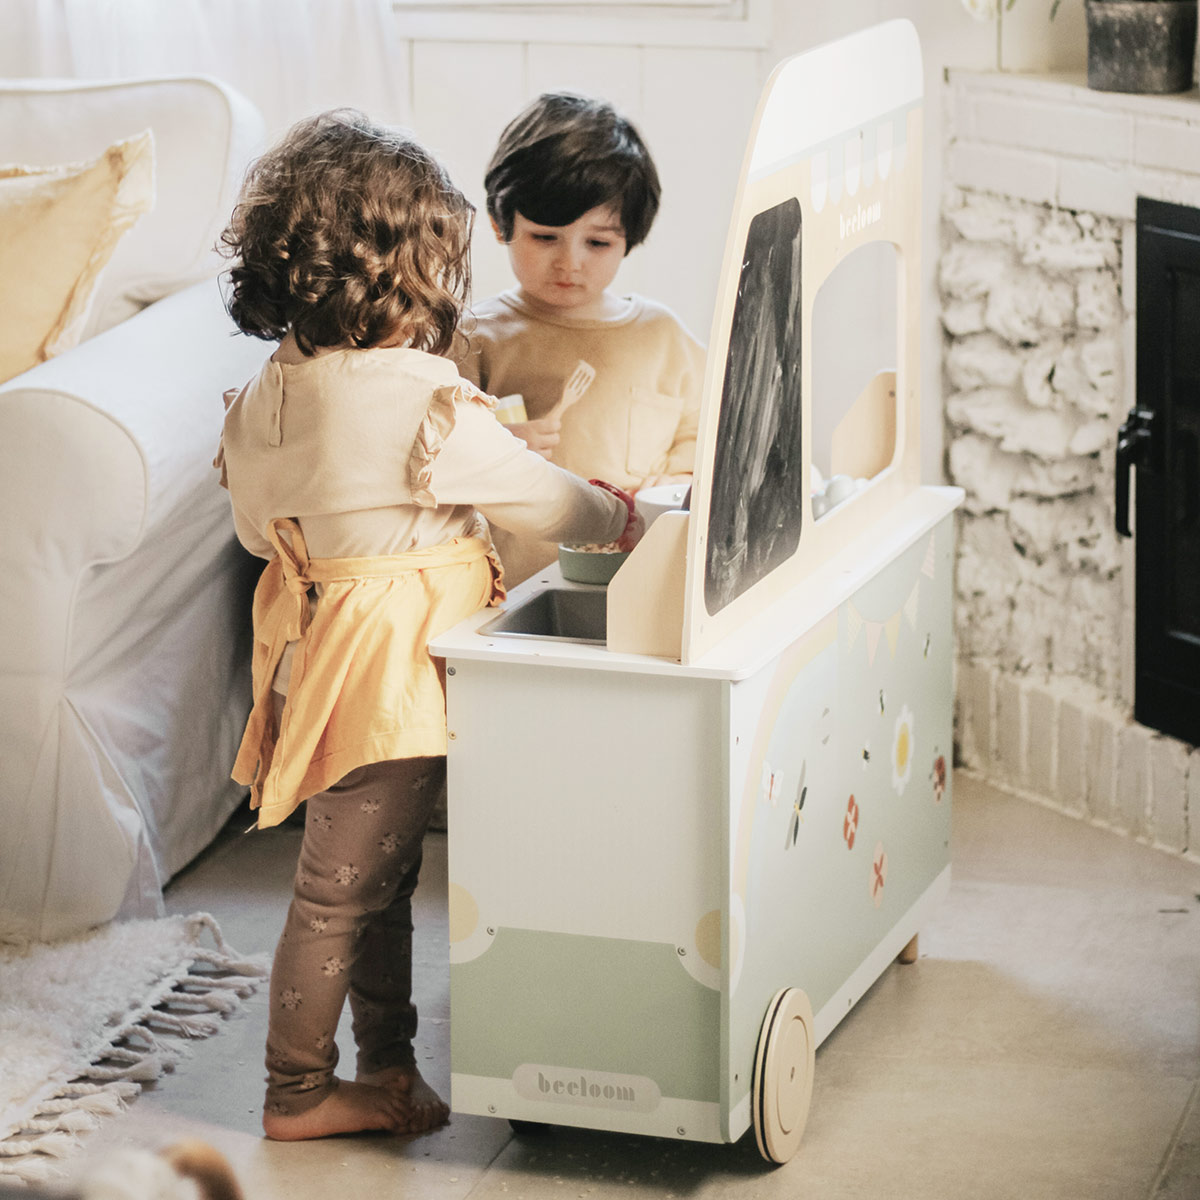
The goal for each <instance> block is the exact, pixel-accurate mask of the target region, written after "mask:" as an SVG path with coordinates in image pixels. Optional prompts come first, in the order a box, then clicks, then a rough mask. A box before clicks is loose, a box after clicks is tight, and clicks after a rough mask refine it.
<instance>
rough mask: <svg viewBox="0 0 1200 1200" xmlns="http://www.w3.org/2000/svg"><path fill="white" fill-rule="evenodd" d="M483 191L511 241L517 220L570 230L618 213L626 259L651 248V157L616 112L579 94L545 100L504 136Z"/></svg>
mask: <svg viewBox="0 0 1200 1200" xmlns="http://www.w3.org/2000/svg"><path fill="white" fill-rule="evenodd" d="M483 186H484V189H485V190H486V192H487V208H488V213H489V214H490V215H491V218H492V220H493V221H495V222H496V225H497V227H498V228H499V230H500V233H501V235H502V236H503V238H504V240H505V241H506V242H507V241H510V240H511V239H512V234H513V218H514V217H515V216H516V214H517V213H520V214H521V216H523V217H525V218H526V220H529V221H533V222H534V223H535V224H537V225H552V226H559V225H570V224H571V223H572V222H573V221H577V220H578V219H579V218H580V217H582V216H583V214H584V213H586V212H590V211H591V210H592V209H593V208H598V207H600V206H602V205H611V206H612V207H613V208H614V209H616V210H617V211H619V212H620V214H621V225H622V227H623V228H624V230H625V252H626V254H628V253H629V251H630V250H632V249H633V248H634V246H637V245H638V244H640V243H641V242H643V241H645V239H646V235H647V234H648V233H649V232H650V226H651V225H652V224H653V223H654V217H655V215H656V214H657V212H658V201H659V196H660V194H661V191H662V189H661V187H660V185H659V182H658V171H657V170H656V169H655V166H654V160H653V159H652V158H651V157H650V151H649V150H648V149H647V148H646V144H645V143H644V142H643V141H642V139H641V135H640V134H639V133H638V131H637V130H636V129H635V128H634V127H633V125H632V124H631V123H630V122H629V121H628V120H626V118H625V117H623V116H621V114H620V113H618V112H617V111H616V109H614V108H613V106H612V105H611V104H608V103H606V102H605V101H603V100H595V99H592V98H591V97H589V96H581V95H578V94H577V93H575V92H544V93H543V94H542V95H540V96H539V97H538V98H537V99H536V100H535V101H534V102H533V103H532V104H531V105H529V107H528V108H526V109H525V110H524V111H523V112H522V113H520V114H519V115H518V116H517V117H516V118H515V119H514V120H513V121H512V122H510V124H509V125H508V126H507V128H506V129H505V130H504V132H503V133H502V134H501V135H500V141H499V143H498V144H497V146H496V150H495V152H494V153H493V154H492V160H491V162H489V163H488V167H487V172H486V173H485V175H484V179H483Z"/></svg>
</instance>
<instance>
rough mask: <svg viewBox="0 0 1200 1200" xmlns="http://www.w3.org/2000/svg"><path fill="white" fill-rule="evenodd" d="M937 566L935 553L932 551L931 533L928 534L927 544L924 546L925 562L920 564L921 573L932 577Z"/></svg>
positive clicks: (928, 577) (929, 577)
mask: <svg viewBox="0 0 1200 1200" xmlns="http://www.w3.org/2000/svg"><path fill="white" fill-rule="evenodd" d="M936 567H937V555H936V554H934V551H933V534H932V533H931V534H930V535H929V545H928V546H926V547H925V562H924V563H923V564H922V566H921V574H922V575H924V576H925V577H926V578H927V579H933V578H934V572H935V570H936Z"/></svg>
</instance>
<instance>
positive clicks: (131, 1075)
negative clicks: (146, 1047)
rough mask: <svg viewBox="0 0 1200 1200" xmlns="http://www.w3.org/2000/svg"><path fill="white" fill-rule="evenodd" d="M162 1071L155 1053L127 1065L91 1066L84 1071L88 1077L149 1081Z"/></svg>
mask: <svg viewBox="0 0 1200 1200" xmlns="http://www.w3.org/2000/svg"><path fill="white" fill-rule="evenodd" d="M162 1073H163V1064H162V1062H161V1061H160V1059H159V1057H158V1055H157V1054H147V1055H145V1056H144V1057H143V1058H141V1059H139V1060H138V1061H137V1062H135V1063H131V1064H130V1065H129V1066H127V1067H101V1066H91V1067H89V1068H88V1069H87V1071H86V1072H85V1075H86V1076H87V1078H88V1079H105V1080H115V1079H136V1080H140V1081H141V1082H142V1083H149V1082H150V1081H151V1080H154V1079H157V1078H158V1077H159V1076H160V1075H161V1074H162Z"/></svg>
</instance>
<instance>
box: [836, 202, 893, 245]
mask: <svg viewBox="0 0 1200 1200" xmlns="http://www.w3.org/2000/svg"><path fill="white" fill-rule="evenodd" d="M882 216H883V202H882V201H881V200H876V201H875V202H874V203H872V204H859V205H857V206H856V207H855V209H854V211H853V212H852V213H850V214H849V216H847V215H846V214H845V213H838V237H840V238H847V237H850V236H851V235H852V234H855V233H858V232H859V231H860V230H863V229H866V228H867V226H868V225H874V224H875V222H876V221H878V220H879V219H880V218H881V217H882Z"/></svg>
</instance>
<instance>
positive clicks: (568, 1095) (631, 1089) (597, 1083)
mask: <svg viewBox="0 0 1200 1200" xmlns="http://www.w3.org/2000/svg"><path fill="white" fill-rule="evenodd" d="M512 1078H513V1086H514V1087H515V1088H516V1089H517V1093H518V1094H519V1095H520V1096H522V1097H523V1098H524V1099H526V1100H540V1101H542V1102H544V1103H551V1104H572V1105H587V1106H589V1107H593V1108H612V1109H620V1110H622V1111H625V1112H651V1111H653V1110H654V1109H656V1108H657V1107H658V1105H659V1102H660V1101H661V1100H662V1093H661V1092H660V1091H659V1088H658V1084H656V1083H655V1082H654V1080H653V1079H648V1078H647V1077H646V1076H645V1075H623V1074H618V1073H616V1072H613V1071H589V1070H583V1069H579V1068H575V1067H549V1066H544V1065H542V1064H540V1063H522V1064H521V1065H520V1066H519V1067H518V1068H517V1069H516V1070H515V1071H514V1072H513V1077H512Z"/></svg>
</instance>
